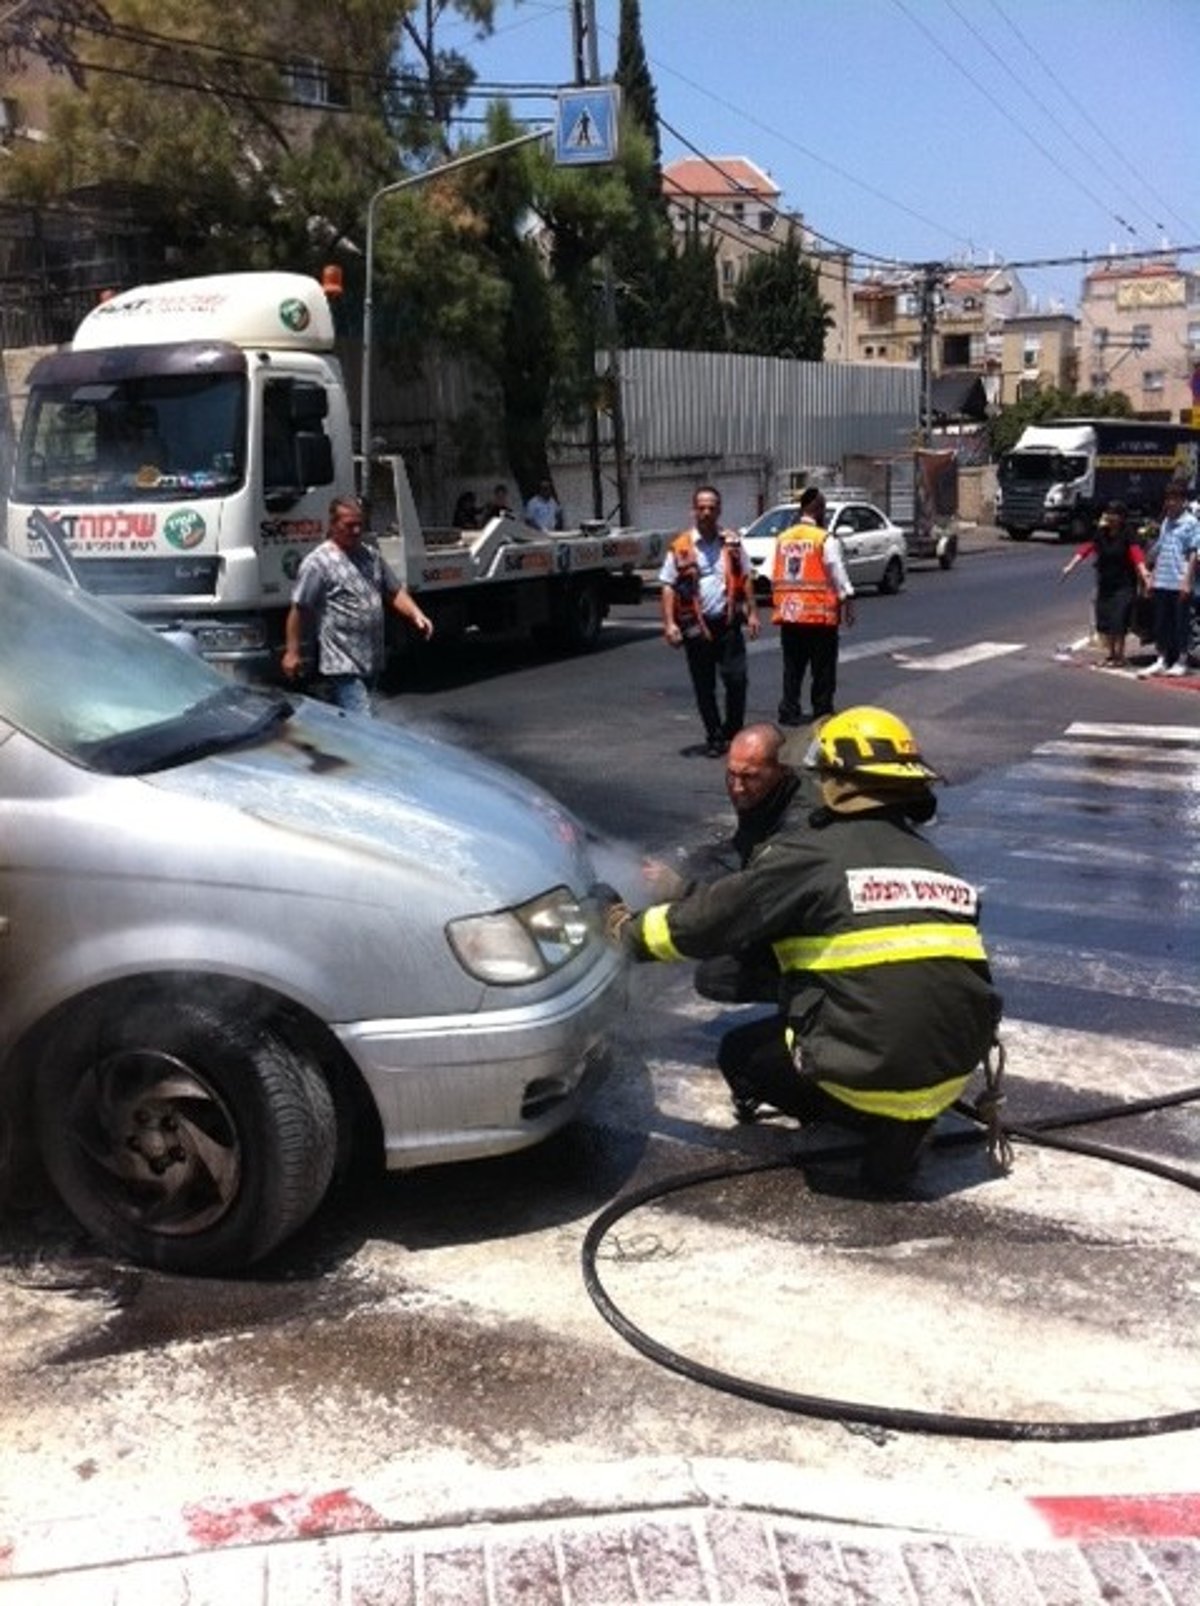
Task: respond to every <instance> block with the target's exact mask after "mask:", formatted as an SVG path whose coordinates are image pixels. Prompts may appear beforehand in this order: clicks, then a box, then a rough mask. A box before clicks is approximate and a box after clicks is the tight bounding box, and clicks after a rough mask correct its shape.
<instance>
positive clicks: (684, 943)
mask: <svg viewBox="0 0 1200 1606" xmlns="http://www.w3.org/2000/svg"><path fill="white" fill-rule="evenodd" d="M978 901H979V900H978V894H977V892H976V889H975V888H974V887H973V886H972V885H971V884H970V883H969V882H967V881H965V880H963V879H962V877H961V876H959V875H958V873H957V872H956V871H955V869H954V868H953V866H952V865H951V864H950V863H949V862H948V861H947V860H946V859H945V858H944V857H943V856H942V854H940V853H939V852H938V851H937V850H936V849H935V848H934V847H933V846H932V845H931V844H930V843H928V842H927V841H926V840H925V838H924V837H922V836H921V835H920V834H919V833H918V832H917V831H916V829H915V828H914V826H913V824H912V822H911V820H910V819H909V818H908V816H907V815H906V814H905V813H903V812H902V811H901V810H900V809H899V808H895V807H893V808H887V809H878V810H874V811H872V812H869V813H862V814H846V815H843V814H834V813H833V812H832V811H831V810H829V809H827V808H823V807H822V808H817V809H813V810H809V811H807V812H805V813H802V814H801V815H800V817H799V818H796V817H795V816H794V815H790V816H789V817H788V819H787V820H785V821H784V822H783V823H782V824H781V827H780V829H778V830H777V831H776V832H775V833H774V834H773V835H771V836H770V837H769V838H768V839H767V840H765V841H763V842H762V843H761V844H760V845H759V846H758V847H757V848H756V849H755V850H754V851H753V853H752V854H751V857H750V861H749V863H748V864H747V865H746V867H745V869H743V870H740V871H737V872H735V873H733V874H731V875H727V876H724V877H722V878H721V879H720V880H718V881H715V882H711V883H709V884H708V885H702V886H698V887H696V888H694V889H693V890H691V891H690V892H689V893H688V894H687V895H686V896H685V897H684V898H682V899H680V900H678V901H676V902H674V903H667V904H659V905H657V906H655V907H653V908H650V909H646V910H645V911H643V913H641V914H640V915H638V916H636V917H635V918H634V919H633V920H632V921H631V922H630V923H629V925H628V927H627V928H626V932H625V941H626V943H627V944H628V946H629V947H630V949H631V950H632V952H633V954H634V955H635V956H636V957H637V958H639V959H647V960H650V959H655V960H671V959H707V958H709V957H711V956H714V955H718V954H728V953H734V952H738V951H741V950H746V949H752V948H754V947H755V946H756V945H758V944H760V943H769V944H770V947H771V949H772V951H773V953H774V956H775V961H776V963H777V965H778V967H779V972H780V1001H781V1009H782V1012H783V1015H784V1023H783V1024H784V1027H785V1028H786V1033H787V1037H788V1041H789V1043H790V1045H791V1047H792V1050H793V1054H794V1056H795V1059H796V1065H797V1069H798V1071H799V1072H800V1074H801V1075H803V1076H805V1077H811V1078H812V1079H813V1080H815V1081H816V1082H817V1083H818V1084H819V1085H820V1086H821V1087H822V1088H823V1089H824V1091H825V1092H827V1093H828V1094H830V1095H831V1096H832V1097H833V1098H836V1099H839V1100H841V1101H842V1102H843V1103H844V1104H847V1105H849V1106H851V1107H852V1108H853V1109H856V1110H860V1111H862V1112H865V1113H867V1114H872V1115H882V1116H889V1117H892V1118H893V1119H897V1120H928V1119H931V1118H933V1117H934V1116H936V1115H938V1114H939V1113H940V1112H941V1111H942V1110H944V1109H946V1108H947V1107H948V1106H949V1105H950V1104H952V1103H953V1102H954V1100H955V1099H956V1098H958V1097H959V1096H960V1095H961V1093H962V1091H963V1089H964V1087H965V1086H966V1083H967V1080H968V1078H969V1076H970V1074H971V1072H972V1071H973V1070H974V1069H975V1068H976V1066H977V1065H979V1064H980V1062H981V1061H982V1060H983V1058H984V1056H985V1055H986V1053H987V1051H988V1048H989V1047H990V1045H991V1043H992V1041H993V1038H994V1035H995V1028H996V1024H997V1022H998V1019H999V1014H1000V1000H999V997H998V995H997V994H996V993H995V992H994V991H993V989H992V986H991V974H990V971H989V968H988V963H987V956H986V953H985V951H984V947H983V943H982V941H981V940H980V936H979V931H978V928H977V923H978V913H979V911H978Z"/></svg>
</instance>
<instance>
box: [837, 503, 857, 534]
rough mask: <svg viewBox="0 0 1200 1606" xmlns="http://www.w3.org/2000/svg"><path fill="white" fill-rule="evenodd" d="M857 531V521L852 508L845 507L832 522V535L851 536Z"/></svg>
mask: <svg viewBox="0 0 1200 1606" xmlns="http://www.w3.org/2000/svg"><path fill="white" fill-rule="evenodd" d="M857 529H858V519H857V517H856V515H855V510H854V508H852V507H845V508H843V509H842V511H841V512H840V513H839V514H838V516H837V518H836V519H835V520H834V521H833V531H832V533H833V534H834V535H853V534H854V532H855V531H856V530H857Z"/></svg>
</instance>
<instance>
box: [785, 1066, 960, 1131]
mask: <svg viewBox="0 0 1200 1606" xmlns="http://www.w3.org/2000/svg"><path fill="white" fill-rule="evenodd" d="M970 1080H971V1078H970V1076H969V1075H967V1076H953V1077H951V1078H950V1080H949V1081H948V1082H939V1083H938V1084H937V1086H936V1087H916V1088H912V1089H910V1090H909V1091H908V1092H906V1093H898V1092H895V1091H889V1092H886V1093H884V1092H877V1091H875V1090H874V1089H871V1088H862V1087H846V1086H845V1085H844V1084H843V1083H840V1082H818V1083H817V1086H818V1087H819V1088H820V1089H821V1091H822V1092H824V1093H828V1094H829V1096H830V1098H834V1099H837V1100H838V1101H839V1102H840V1103H842V1104H848V1105H849V1106H850V1108H851V1109H852V1110H861V1111H862V1113H863V1114H864V1115H887V1116H890V1117H891V1118H892V1120H893V1121H932V1120H933V1119H934V1117H935V1116H938V1115H940V1114H941V1113H942V1111H943V1110H947V1109H949V1108H950V1106H951V1105H952V1104H953V1103H954V1101H955V1099H957V1098H961V1097H962V1094H963V1090H964V1088H965V1087H966V1085H967V1083H968V1082H969V1081H970Z"/></svg>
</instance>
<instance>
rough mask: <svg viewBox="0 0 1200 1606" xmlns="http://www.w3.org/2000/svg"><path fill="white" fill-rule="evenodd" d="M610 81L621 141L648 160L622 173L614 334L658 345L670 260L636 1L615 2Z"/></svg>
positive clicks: (654, 102) (651, 91)
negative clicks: (625, 192)
mask: <svg viewBox="0 0 1200 1606" xmlns="http://www.w3.org/2000/svg"><path fill="white" fill-rule="evenodd" d="M615 78H616V82H617V84H618V85H619V86H620V89H621V103H622V137H623V139H624V140H626V141H628V140H629V139H630V137H631V135H632V134H633V131H636V133H637V134H638V135H640V136H641V139H642V140H644V141H645V142H646V144H647V146H648V156H647V157H644V158H643V159H642V160H640V161H639V162H638V163H637V165H636V166H635V167H634V168H632V169H631V170H629V171H627V175H626V176H627V180H628V182H629V186H630V194H631V200H632V205H633V211H632V215H631V226H630V227H629V229H628V230H626V231H624V232H623V233H622V234H621V236H620V237H619V238H618V240H617V241H616V242H615V245H614V248H613V256H612V267H613V272H614V274H615V276H616V284H617V321H618V331H619V335H620V339H621V342H622V344H624V345H626V346H653V345H661V344H662V343H663V333H664V331H663V316H662V309H663V306H664V303H665V301H666V298H667V297H668V296H669V294H670V289H671V278H672V271H673V269H674V266H675V255H674V248H673V244H672V239H671V225H670V220H669V218H668V216H667V206H666V201H665V199H664V197H663V187H662V143H661V140H660V137H659V128H658V97H657V95H656V92H655V88H654V81H653V79H652V78H651V76H650V67H649V64H648V62H647V60H646V49H645V45H644V44H643V41H642V16H641V6H640V3H639V0H621V12H620V24H619V28H618V33H617V70H616V74H615Z"/></svg>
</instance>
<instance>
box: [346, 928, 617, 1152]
mask: <svg viewBox="0 0 1200 1606" xmlns="http://www.w3.org/2000/svg"><path fill="white" fill-rule="evenodd" d="M626 997H627V986H626V970H625V965H624V962H623V960H622V959H621V958H620V956H619V954H618V953H616V952H615V951H613V950H607V949H606V950H605V951H604V952H603V953H601V954H600V955H599V956H598V958H597V960H596V962H595V963H593V964H592V965H591V966H590V967H589V968H588V969H587V971H586V972H585V973H584V974H583V975H582V976H581V977H579V978H577V979H576V980H575V981H574V982H572V984H571V985H570V987H569V988H568V989H567V990H566V991H564V992H561V993H558V994H556V995H554V996H553V997H552V998H548V999H543V1000H542V1001H540V1002H538V1003H534V1004H527V1005H522V1006H517V1007H514V1008H512V1009H489V1010H484V1011H481V1012H480V1013H478V1014H472V1015H436V1016H417V1017H409V1018H406V1019H399V1020H373V1021H358V1022H353V1023H350V1024H346V1025H342V1026H339V1027H337V1028H335V1029H336V1031H337V1034H338V1037H339V1038H340V1040H341V1042H342V1044H343V1046H344V1047H345V1049H346V1051H347V1052H348V1053H349V1055H350V1056H351V1058H352V1059H353V1060H354V1061H355V1063H356V1064H357V1065H358V1067H359V1069H360V1071H361V1072H362V1075H363V1078H364V1080H365V1081H366V1084H367V1087H368V1089H369V1091H370V1093H371V1095H372V1097H373V1098H374V1101H375V1104H376V1107H377V1109H378V1111H379V1117H380V1122H381V1125H382V1128H383V1142H384V1155H385V1161H386V1164H387V1166H388V1168H389V1170H406V1169H413V1168H416V1167H418V1166H425V1165H438V1164H442V1163H444V1162H446V1161H451V1160H470V1159H479V1158H482V1157H485V1156H488V1155H497V1154H507V1153H509V1152H511V1151H512V1150H514V1149H521V1148H525V1147H527V1146H528V1145H529V1144H532V1143H537V1142H539V1141H540V1140H541V1139H542V1138H545V1137H548V1136H549V1135H550V1133H552V1132H554V1131H556V1130H557V1129H558V1128H559V1127H560V1126H563V1125H564V1124H565V1123H566V1122H567V1121H569V1120H570V1119H571V1117H572V1116H573V1115H574V1114H575V1113H576V1111H577V1110H578V1109H579V1107H580V1105H581V1103H582V1102H583V1099H584V1096H585V1093H586V1091H587V1089H588V1087H589V1086H590V1085H591V1084H592V1083H593V1082H595V1081H596V1080H598V1079H599V1077H600V1076H601V1074H602V1073H603V1071H604V1070H605V1069H606V1067H607V1063H608V1044H609V1037H610V1033H611V1031H612V1028H613V1026H614V1025H615V1023H616V1021H617V1019H618V1018H619V1016H620V1015H621V1013H622V1012H623V1011H624V1008H625V1003H626Z"/></svg>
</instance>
